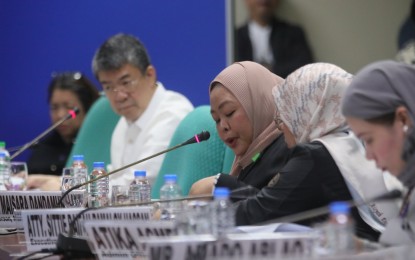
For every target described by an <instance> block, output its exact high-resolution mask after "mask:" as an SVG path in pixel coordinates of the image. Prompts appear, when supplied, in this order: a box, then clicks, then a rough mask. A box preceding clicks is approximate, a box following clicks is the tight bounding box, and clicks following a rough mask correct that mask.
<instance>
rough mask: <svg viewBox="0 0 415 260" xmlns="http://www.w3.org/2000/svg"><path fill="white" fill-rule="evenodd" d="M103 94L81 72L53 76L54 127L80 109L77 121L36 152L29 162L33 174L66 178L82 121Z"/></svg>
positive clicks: (50, 92) (50, 94) (43, 142)
mask: <svg viewBox="0 0 415 260" xmlns="http://www.w3.org/2000/svg"><path fill="white" fill-rule="evenodd" d="M98 97H99V93H98V90H97V88H96V87H95V86H94V84H92V82H91V81H90V80H89V79H87V78H86V77H85V76H84V75H82V74H81V73H80V72H64V73H58V74H54V75H52V81H51V82H50V84H49V88H48V103H49V110H50V117H51V120H52V124H54V123H56V122H58V121H59V120H61V119H62V118H63V117H65V116H66V115H67V114H68V111H69V110H70V109H73V108H75V107H77V108H79V113H78V115H77V116H76V118H74V119H70V120H67V121H65V122H64V123H62V124H61V125H60V126H58V127H57V128H56V129H55V130H53V131H52V132H51V133H50V134H49V135H48V136H47V137H46V138H44V139H43V140H41V141H40V142H39V143H38V144H37V145H35V146H34V147H33V148H32V154H31V156H30V158H29V160H28V161H27V165H28V170H29V173H42V174H49V175H58V176H60V175H61V174H62V169H63V167H65V164H66V160H67V158H68V155H69V153H70V152H71V149H72V145H73V142H74V140H75V138H76V135H77V133H78V130H79V128H80V127H81V124H82V121H83V120H84V118H85V115H86V113H87V112H88V110H89V108H90V107H91V105H92V104H93V103H94V102H95V100H97V98H98Z"/></svg>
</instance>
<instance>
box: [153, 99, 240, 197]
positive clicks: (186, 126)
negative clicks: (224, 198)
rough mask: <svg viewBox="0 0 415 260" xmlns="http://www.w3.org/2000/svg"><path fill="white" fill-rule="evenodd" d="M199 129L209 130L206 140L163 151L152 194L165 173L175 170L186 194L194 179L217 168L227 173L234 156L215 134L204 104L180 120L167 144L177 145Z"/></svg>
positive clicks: (157, 192) (162, 180)
mask: <svg viewBox="0 0 415 260" xmlns="http://www.w3.org/2000/svg"><path fill="white" fill-rule="evenodd" d="M203 130H206V131H209V133H210V138H209V140H207V141H204V142H201V143H195V144H190V145H187V146H184V147H181V148H179V149H177V150H174V151H171V152H169V153H167V154H166V156H165V158H164V160H163V164H162V165H161V168H160V171H159V173H158V175H157V178H156V181H155V183H154V184H153V187H152V193H151V197H152V198H155V199H156V198H159V197H160V188H161V186H162V185H163V184H164V175H165V174H176V175H177V183H178V184H179V186H180V187H181V189H182V192H183V195H184V196H187V194H188V193H189V190H190V188H191V186H192V184H193V183H194V182H196V181H197V180H200V179H202V178H204V177H208V176H212V175H215V174H217V173H219V172H221V173H229V171H230V168H231V166H232V163H233V160H234V157H235V156H234V154H233V151H232V150H230V149H229V148H228V147H227V146H226V145H225V144H224V143H223V142H222V140H221V139H220V138H219V136H218V133H217V131H216V126H215V122H214V121H213V120H212V117H211V115H210V106H208V105H203V106H199V107H196V108H195V109H194V110H193V111H192V112H190V113H189V114H188V115H187V116H186V117H185V118H184V119H183V120H182V121H181V122H180V124H179V126H178V127H177V129H176V131H175V132H174V134H173V137H172V139H171V142H170V145H169V147H172V146H175V145H178V144H180V143H182V142H184V141H186V140H187V139H189V138H191V137H192V136H194V135H195V134H198V133H200V132H202V131H203Z"/></svg>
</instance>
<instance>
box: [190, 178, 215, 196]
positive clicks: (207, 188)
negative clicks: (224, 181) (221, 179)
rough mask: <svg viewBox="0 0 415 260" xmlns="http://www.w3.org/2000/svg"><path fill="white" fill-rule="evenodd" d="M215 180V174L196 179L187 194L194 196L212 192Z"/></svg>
mask: <svg viewBox="0 0 415 260" xmlns="http://www.w3.org/2000/svg"><path fill="white" fill-rule="evenodd" d="M215 181H216V175H215V176H210V177H206V178H203V179H201V180H198V181H197V182H195V183H193V185H192V187H191V188H190V191H189V195H190V196H196V195H207V194H212V192H213V188H214V187H215Z"/></svg>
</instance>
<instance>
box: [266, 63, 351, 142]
mask: <svg viewBox="0 0 415 260" xmlns="http://www.w3.org/2000/svg"><path fill="white" fill-rule="evenodd" d="M352 77H353V76H352V75H351V74H349V73H347V72H346V71H344V70H343V69H341V68H339V67H337V66H335V65H333V64H329V63H313V64H309V65H306V66H303V67H301V68H299V69H297V70H296V71H294V72H293V73H291V74H290V75H288V77H287V78H286V80H285V82H283V83H281V84H279V85H277V86H276V87H275V88H274V89H273V95H274V98H275V104H276V106H277V113H278V114H279V117H280V118H281V120H282V121H283V122H284V124H285V125H286V126H287V127H288V128H289V129H290V131H291V132H292V133H293V135H294V137H295V141H296V143H297V144H300V143H307V142H310V141H312V140H314V139H316V138H319V137H322V136H325V135H327V134H329V133H332V132H336V131H338V130H342V129H344V128H345V127H346V120H345V118H344V117H343V115H342V113H341V110H340V101H341V97H342V96H343V93H344V91H345V90H346V88H347V86H348V85H349V84H350V82H351V80H352Z"/></svg>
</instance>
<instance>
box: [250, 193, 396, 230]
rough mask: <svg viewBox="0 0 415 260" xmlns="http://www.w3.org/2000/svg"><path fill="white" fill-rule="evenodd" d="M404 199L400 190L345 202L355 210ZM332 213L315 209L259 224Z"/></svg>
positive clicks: (296, 220) (294, 220)
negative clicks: (364, 199)
mask: <svg viewBox="0 0 415 260" xmlns="http://www.w3.org/2000/svg"><path fill="white" fill-rule="evenodd" d="M401 197H402V192H401V191H400V190H397V189H395V190H391V191H389V192H386V193H383V194H381V195H379V196H376V197H374V198H372V199H369V200H366V201H363V202H359V203H357V202H355V201H354V200H348V201H345V202H346V203H347V204H348V206H349V208H355V207H360V206H363V205H366V204H369V203H372V202H376V201H385V200H393V199H398V198H401ZM328 213H330V208H329V206H323V207H320V208H315V209H311V210H307V211H303V212H299V213H295V214H291V215H288V216H284V217H279V218H275V219H271V220H267V221H264V222H261V223H258V225H268V224H272V223H282V222H290V223H292V222H298V221H302V220H306V219H310V218H314V217H319V216H322V215H326V214H328Z"/></svg>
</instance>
